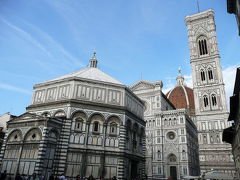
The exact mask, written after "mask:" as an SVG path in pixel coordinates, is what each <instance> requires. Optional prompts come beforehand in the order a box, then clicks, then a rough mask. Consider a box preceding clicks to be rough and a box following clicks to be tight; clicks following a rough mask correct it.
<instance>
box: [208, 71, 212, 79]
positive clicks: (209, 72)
mask: <svg viewBox="0 0 240 180" xmlns="http://www.w3.org/2000/svg"><path fill="white" fill-rule="evenodd" d="M208 79H209V80H212V79H213V72H212V70H211V69H208Z"/></svg>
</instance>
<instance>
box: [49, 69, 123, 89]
mask: <svg viewBox="0 0 240 180" xmlns="http://www.w3.org/2000/svg"><path fill="white" fill-rule="evenodd" d="M68 78H83V79H89V80H95V81H102V82H108V83H113V84H120V85H123V84H122V83H121V82H120V81H118V80H116V79H114V78H113V77H111V76H109V75H108V74H106V73H104V72H102V71H101V70H99V69H98V68H95V67H87V68H85V69H82V70H79V71H77V72H73V73H70V74H66V75H64V76H60V77H58V78H55V79H52V80H49V81H46V82H51V81H58V80H63V79H68Z"/></svg>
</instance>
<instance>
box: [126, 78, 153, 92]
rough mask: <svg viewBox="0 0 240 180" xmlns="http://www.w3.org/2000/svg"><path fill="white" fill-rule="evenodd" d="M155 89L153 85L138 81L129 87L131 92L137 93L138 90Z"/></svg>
mask: <svg viewBox="0 0 240 180" xmlns="http://www.w3.org/2000/svg"><path fill="white" fill-rule="evenodd" d="M154 88H155V83H152V82H149V81H144V80H141V81H138V82H137V83H135V84H134V85H132V86H130V89H131V90H132V91H139V90H144V89H154Z"/></svg>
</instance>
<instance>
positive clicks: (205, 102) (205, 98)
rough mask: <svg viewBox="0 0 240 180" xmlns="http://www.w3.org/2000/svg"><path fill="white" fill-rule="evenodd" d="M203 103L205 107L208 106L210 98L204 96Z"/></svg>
mask: <svg viewBox="0 0 240 180" xmlns="http://www.w3.org/2000/svg"><path fill="white" fill-rule="evenodd" d="M203 103H204V107H207V106H208V97H207V96H206V95H205V96H203Z"/></svg>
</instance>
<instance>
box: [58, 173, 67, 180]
mask: <svg viewBox="0 0 240 180" xmlns="http://www.w3.org/2000/svg"><path fill="white" fill-rule="evenodd" d="M59 180H67V178H66V177H65V176H64V174H61V176H59Z"/></svg>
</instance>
